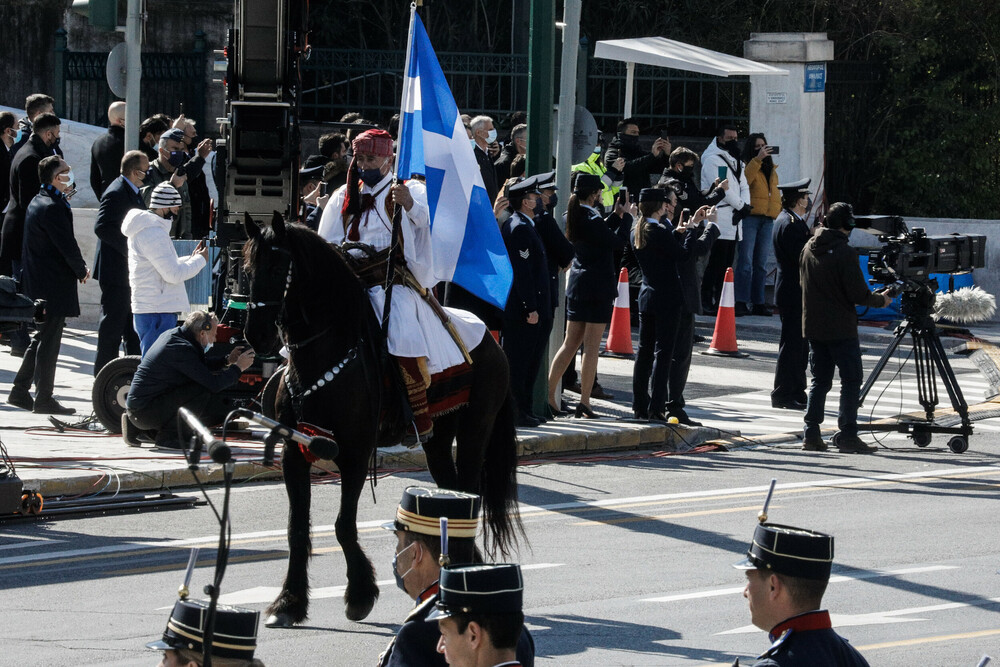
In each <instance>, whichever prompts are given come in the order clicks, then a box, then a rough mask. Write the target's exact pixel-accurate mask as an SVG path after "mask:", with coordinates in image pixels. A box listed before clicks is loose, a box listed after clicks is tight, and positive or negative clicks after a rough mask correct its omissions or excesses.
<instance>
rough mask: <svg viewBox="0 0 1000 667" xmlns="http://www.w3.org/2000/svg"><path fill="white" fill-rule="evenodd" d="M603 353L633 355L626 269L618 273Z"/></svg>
mask: <svg viewBox="0 0 1000 667" xmlns="http://www.w3.org/2000/svg"><path fill="white" fill-rule="evenodd" d="M604 354H606V355H608V356H615V357H628V358H629V359H631V358H632V357H634V356H635V352H634V351H633V350H632V321H631V317H630V315H629V292H628V269H626V268H622V270H621V273H619V274H618V298H616V299H615V309H614V312H612V313H611V331H609V332H608V342H607V343H606V344H605V346H604Z"/></svg>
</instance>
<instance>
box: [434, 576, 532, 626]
mask: <svg viewBox="0 0 1000 667" xmlns="http://www.w3.org/2000/svg"><path fill="white" fill-rule="evenodd" d="M438 584H439V586H440V594H439V596H438V602H437V605H436V606H435V607H434V609H433V610H432V611H431V613H430V614H429V615H428V616H427V620H428V621H436V620H438V619H439V618H448V617H449V616H454V615H455V614H513V613H517V612H519V611H521V609H522V603H523V598H524V579H523V578H522V577H521V566H520V565H517V564H514V563H497V564H490V563H487V564H480V565H454V566H449V567H443V568H441V578H440V580H439V581H438Z"/></svg>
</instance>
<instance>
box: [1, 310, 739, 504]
mask: <svg viewBox="0 0 1000 667" xmlns="http://www.w3.org/2000/svg"><path fill="white" fill-rule="evenodd" d="M96 343H97V332H96V331H90V330H85V329H70V328H68V329H67V330H66V333H65V334H64V336H63V345H62V350H61V352H60V356H59V366H58V370H57V371H56V390H55V396H56V398H57V399H58V400H59V401H60V402H61V403H63V404H64V405H67V406H69V407H72V408H76V415H73V416H71V417H60V419H61V420H62V421H64V422H74V421H80V420H82V419H84V418H85V417H86V416H87V415H89V414H90V413H91V412H92V409H93V408H92V404H91V399H90V394H91V388H92V385H93V376H92V373H93V370H92V368H93V366H92V361H93V358H94V353H95V348H96ZM9 351H10V349H9V348H6V347H4V348H0V416H2V422H0V440H2V442H3V444H4V445H5V446H6V448H7V452H8V454H9V455H10V457H11V459H12V461H13V462H14V466H15V467H16V469H17V474H18V477H20V478H21V480H22V482H23V483H24V486H25V488H26V489H32V490H35V491H38V492H39V493H41V494H42V495H43V496H44V497H46V498H53V497H57V496H84V495H91V494H95V493H101V492H116V491H152V490H161V489H170V488H176V487H182V486H191V485H192V484H193V478H192V476H191V473H190V471H189V470H188V466H187V462H186V461H185V460H184V458H183V457H182V456H179V455H170V454H164V453H161V452H154V451H152V449H151V448H150V447H151V446H149V445H147V446H144V447H142V448H136V447H130V446H128V445H127V444H125V442H124V441H123V440H122V439H121V437H120V436H117V435H109V434H107V433H106V432H105V431H103V430H100V431H85V430H80V431H67V432H65V433H60V432H58V431H57V430H56V429H55V428H54V427H53V426H52V424H51V423H50V422H49V420H48V417H47V416H46V415H36V414H33V413H31V412H28V411H26V410H20V409H18V408H15V407H13V406H10V405H7V404H6V399H7V395H8V394H9V391H10V386H11V382H12V380H13V378H14V374H15V373H16V372H17V369H18V367H19V365H20V361H21V360H20V359H18V358H15V357H12V356H11V355H10V354H9ZM594 407H595V409H597V410H598V412H600V413H601V414H603V415H606V416H609V415H621V416H624V415H626V414H627V412H628V410H627V406H623V405H617V404H614V403H610V402H607V401H594ZM96 426H97V427H100V424H99V423H98V424H96ZM262 433H263V432H262ZM719 435H720V432H719V431H718V430H716V429H712V428H695V429H689V428H686V427H678V426H665V425H659V424H645V423H628V422H619V421H615V420H614V418H613V417H608V418H606V419H602V420H597V421H587V420H576V419H559V420H554V421H550V422H548V423H546V424H545V425H543V426H540V427H538V428H534V429H519V431H518V455H519V456H521V457H527V458H533V457H538V456H544V455H558V454H566V453H571V452H613V451H620V450H629V449H638V448H640V447H644V448H658V449H665V450H671V451H677V450H681V451H683V450H685V449H689V448H692V447H695V446H697V445H699V444H701V443H703V442H705V441H706V440H711V439H714V438H718V437H719ZM229 444H231V445H233V451H234V459H235V460H236V462H237V464H236V473H235V475H236V479H238V480H247V479H277V478H280V476H281V473H280V470H279V469H278V467H277V466H274V467H271V468H267V467H264V466H263V465H261V463H260V462H261V460H262V458H263V449H264V447H263V443H262V442H260V441H238V442H236V443H233V442H230V443H229ZM275 460H276V461H277V460H280V451H279V452H277V453H276V455H275ZM319 463H323V462H322V461H321V462H319ZM331 466H332V464H331ZM378 467H379V468H380V469H381V470H398V469H413V468H424V467H425V461H424V456H423V451H422V450H421V449H419V448H417V449H413V450H410V449H406V448H404V447H401V446H397V447H392V448H387V449H381V450H379V457H378ZM199 476H200V477H201V478H202V479H203V480H206V479H207V480H209V481H212V482H217V481H220V480H221V466H219V465H216V464H213V463H211V461H210V460H208V457H207V455H206V456H205V457H204V458H203V461H202V466H201V471H200V472H199Z"/></svg>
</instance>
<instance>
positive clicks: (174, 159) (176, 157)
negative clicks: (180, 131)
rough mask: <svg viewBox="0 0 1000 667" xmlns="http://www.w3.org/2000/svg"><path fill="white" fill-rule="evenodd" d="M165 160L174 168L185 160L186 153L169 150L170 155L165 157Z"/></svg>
mask: <svg viewBox="0 0 1000 667" xmlns="http://www.w3.org/2000/svg"><path fill="white" fill-rule="evenodd" d="M167 162H169V163H170V165H171V166H173V167H174V168H175V169H176V168H177V167H179V166H181V165H182V164H184V163H185V162H187V155H185V153H184V151H170V157H169V158H167Z"/></svg>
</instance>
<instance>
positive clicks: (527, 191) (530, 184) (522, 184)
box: [507, 176, 541, 198]
mask: <svg viewBox="0 0 1000 667" xmlns="http://www.w3.org/2000/svg"><path fill="white" fill-rule="evenodd" d="M507 194H508V195H509V196H510V197H514V198H521V197H524V196H525V195H538V194H541V193H540V192H539V191H538V180H537V178H536V177H535V176H529V177H528V178H522V179H520V180H519V181H518V182H517V183H514V184H513V185H511V186H510V187H508V188H507Z"/></svg>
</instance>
